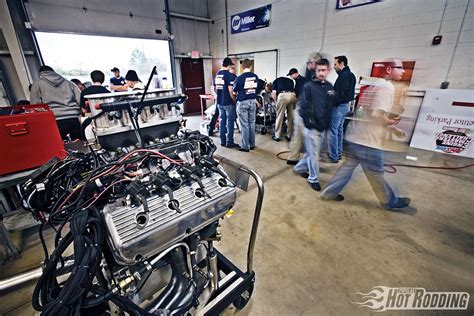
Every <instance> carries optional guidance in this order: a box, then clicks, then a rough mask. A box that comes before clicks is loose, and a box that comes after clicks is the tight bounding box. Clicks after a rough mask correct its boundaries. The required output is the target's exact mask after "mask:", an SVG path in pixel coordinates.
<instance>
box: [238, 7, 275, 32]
mask: <svg viewBox="0 0 474 316" xmlns="http://www.w3.org/2000/svg"><path fill="white" fill-rule="evenodd" d="M271 12H272V5H271V4H267V5H266V6H264V7H260V8H257V9H253V10H249V11H245V12H242V13H239V14H234V15H232V17H231V19H230V30H231V33H232V34H237V33H242V32H247V31H252V30H255V29H259V28H262V27H268V26H269V25H270V17H271Z"/></svg>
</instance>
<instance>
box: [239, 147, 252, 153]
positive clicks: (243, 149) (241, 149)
mask: <svg viewBox="0 0 474 316" xmlns="http://www.w3.org/2000/svg"><path fill="white" fill-rule="evenodd" d="M239 150H240V151H243V152H246V153H248V152H249V151H250V150H249V149H245V148H242V147H240V148H239Z"/></svg>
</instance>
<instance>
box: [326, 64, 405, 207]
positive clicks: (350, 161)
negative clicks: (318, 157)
mask: <svg viewBox="0 0 474 316" xmlns="http://www.w3.org/2000/svg"><path fill="white" fill-rule="evenodd" d="M384 64H385V70H384V76H383V78H378V79H377V80H376V81H375V82H374V83H373V85H372V86H369V87H368V88H367V89H366V90H365V92H364V95H365V97H364V99H365V100H362V99H361V100H360V101H359V102H362V103H363V104H364V107H363V109H362V111H363V112H362V117H361V118H358V119H354V120H351V122H350V123H349V125H348V127H347V131H346V135H345V140H346V159H345V161H344V163H343V164H342V166H341V167H340V168H339V170H338V171H337V172H336V174H335V175H334V177H333V178H332V179H331V180H330V181H329V183H328V185H327V186H326V188H325V189H324V191H323V192H322V194H321V197H322V198H323V199H325V200H336V201H342V200H344V196H343V195H341V194H340V192H341V191H342V190H343V189H344V187H345V186H346V185H347V184H348V183H349V181H350V180H351V177H352V174H353V173H354V169H355V168H356V167H357V166H358V165H359V164H360V165H361V166H362V170H363V171H364V173H365V175H366V177H367V179H368V180H369V183H370V186H371V187H372V190H373V191H374V193H375V195H376V196H377V199H378V200H379V202H380V205H381V207H382V208H384V209H386V210H397V209H400V208H404V207H406V206H408V205H409V204H410V202H411V201H410V199H409V198H407V197H397V196H396V195H395V193H394V191H393V189H392V188H391V186H390V185H389V184H388V183H387V181H386V180H385V178H384V160H383V151H384V149H385V147H384V146H385V145H386V141H387V139H386V138H387V131H390V132H391V133H394V134H395V135H397V136H399V137H403V136H404V135H405V132H404V131H403V130H401V129H399V128H397V127H396V124H398V122H399V121H400V116H399V115H398V114H392V113H391V109H392V106H393V101H394V95H395V88H394V85H393V83H392V81H399V80H400V79H401V78H402V76H403V74H404V72H405V70H404V68H403V63H402V61H401V60H399V59H390V60H386V62H384Z"/></svg>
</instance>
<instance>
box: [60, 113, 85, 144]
mask: <svg viewBox="0 0 474 316" xmlns="http://www.w3.org/2000/svg"><path fill="white" fill-rule="evenodd" d="M56 124H58V129H59V134H61V139H62V140H69V138H68V135H69V137H70V138H71V140H76V139H78V138H79V139H80V140H83V139H82V133H81V123H80V122H79V119H78V118H69V119H64V120H56Z"/></svg>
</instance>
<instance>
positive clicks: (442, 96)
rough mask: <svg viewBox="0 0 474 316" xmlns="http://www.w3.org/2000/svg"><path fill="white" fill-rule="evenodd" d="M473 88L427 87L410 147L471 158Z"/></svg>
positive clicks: (473, 125)
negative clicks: (443, 88) (448, 88)
mask: <svg viewBox="0 0 474 316" xmlns="http://www.w3.org/2000/svg"><path fill="white" fill-rule="evenodd" d="M473 128H474V90H442V89H428V90H426V94H425V97H424V99H423V104H422V105H421V109H420V114H419V115H418V120H417V122H416V127H415V132H414V134H413V138H412V140H411V144H410V146H411V147H415V148H421V149H426V150H431V151H436V152H442V153H446V154H451V155H458V156H464V157H469V158H474V149H473V145H472V139H473V137H474V133H473Z"/></svg>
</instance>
